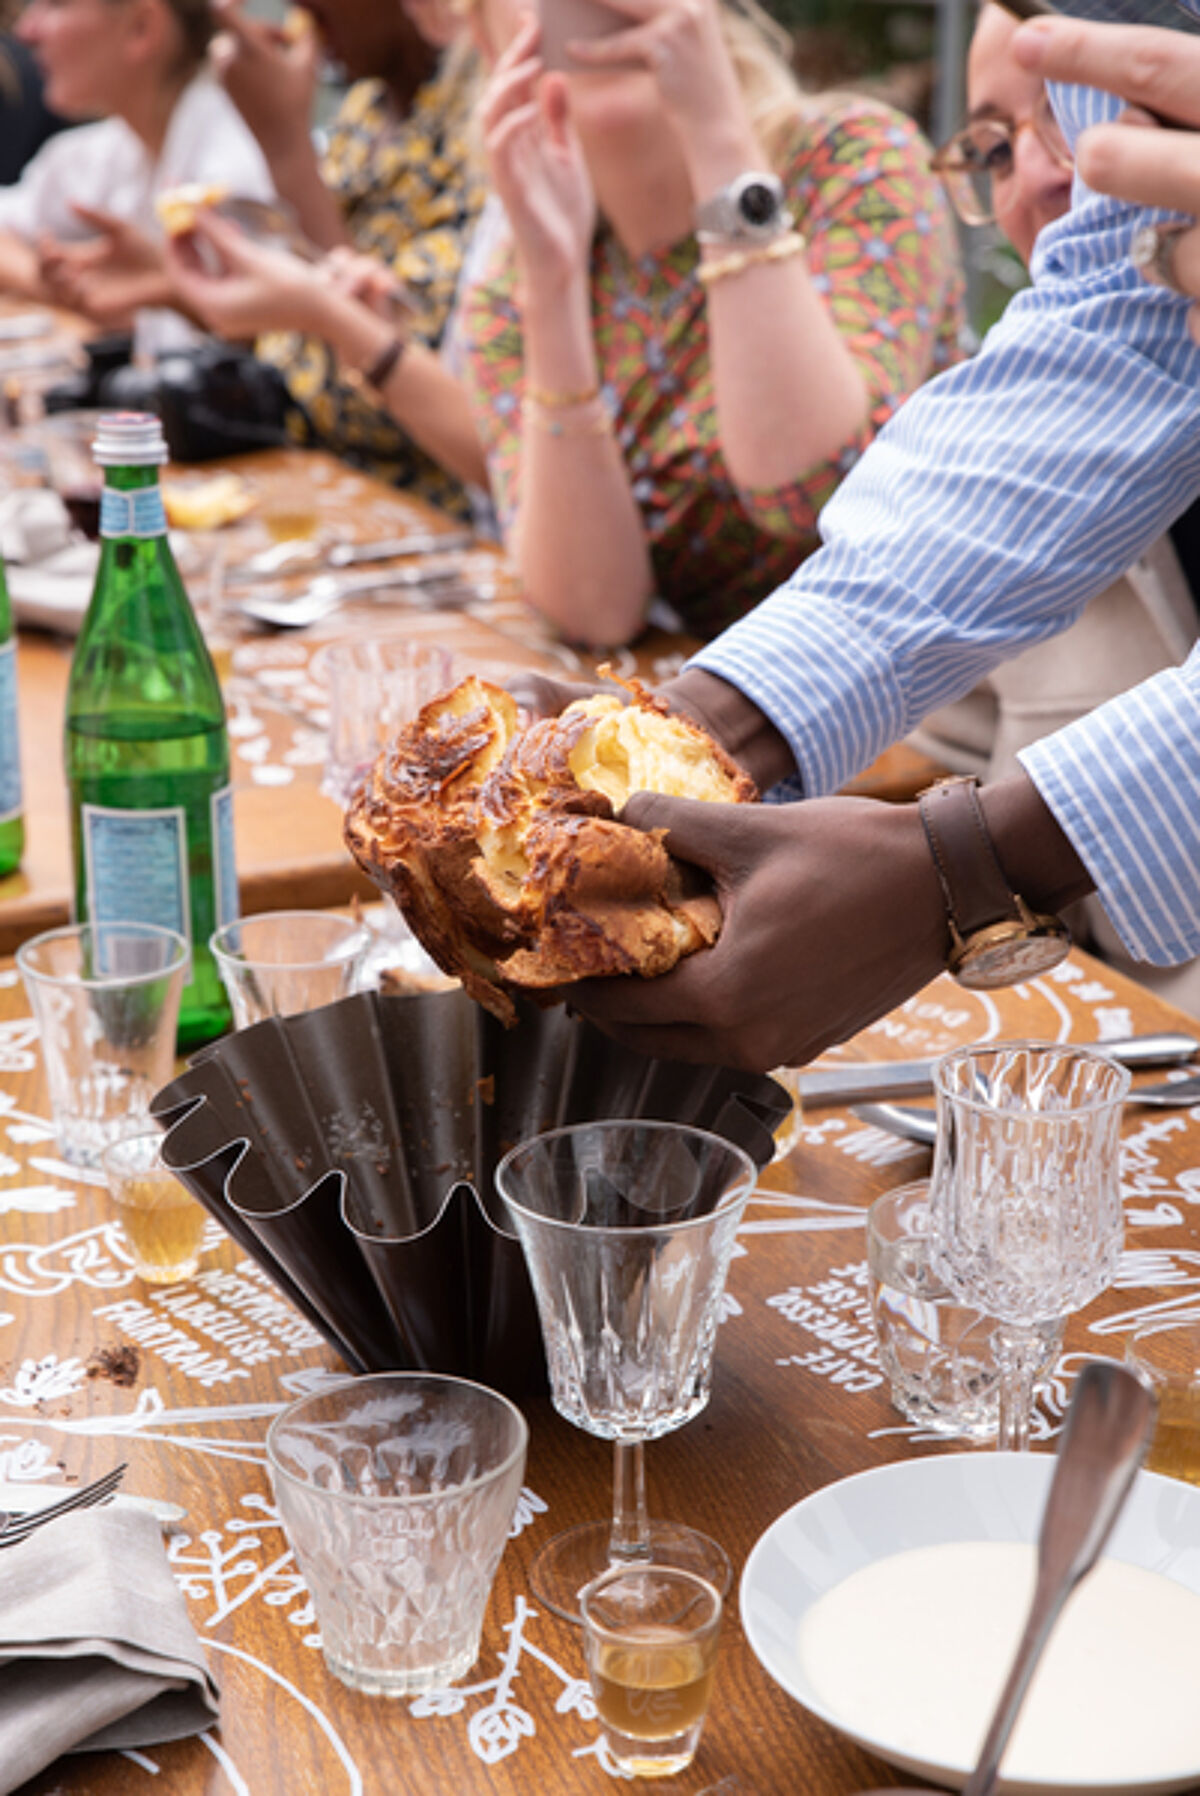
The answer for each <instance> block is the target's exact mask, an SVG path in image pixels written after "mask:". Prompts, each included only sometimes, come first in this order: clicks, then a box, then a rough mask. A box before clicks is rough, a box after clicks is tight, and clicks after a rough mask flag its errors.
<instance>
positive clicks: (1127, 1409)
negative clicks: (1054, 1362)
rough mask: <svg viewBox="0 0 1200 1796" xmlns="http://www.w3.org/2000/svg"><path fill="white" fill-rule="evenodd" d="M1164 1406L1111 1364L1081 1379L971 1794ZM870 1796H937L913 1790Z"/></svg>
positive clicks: (993, 1758)
mask: <svg viewBox="0 0 1200 1796" xmlns="http://www.w3.org/2000/svg"><path fill="white" fill-rule="evenodd" d="M1156 1408H1157V1404H1156V1402H1155V1399H1154V1396H1153V1394H1152V1392H1151V1391H1150V1389H1149V1387H1148V1386H1146V1385H1144V1384H1143V1383H1142V1381H1141V1379H1140V1378H1139V1377H1138V1376H1137V1374H1136V1373H1134V1372H1130V1371H1129V1370H1128V1369H1127V1368H1126V1367H1125V1366H1119V1365H1117V1364H1116V1362H1115V1361H1113V1360H1092V1361H1090V1362H1089V1364H1088V1365H1086V1366H1085V1367H1084V1368H1083V1371H1082V1372H1081V1373H1080V1374H1079V1377H1078V1378H1077V1380H1076V1381H1075V1393H1074V1396H1073V1397H1072V1399H1071V1407H1070V1409H1069V1411H1068V1412H1067V1424H1066V1428H1065V1429H1064V1430H1063V1437H1062V1444H1061V1445H1060V1447H1059V1449H1058V1459H1057V1463H1056V1464H1055V1467H1054V1477H1053V1479H1052V1481H1051V1484H1050V1494H1049V1496H1048V1497H1047V1498H1046V1507H1045V1510H1044V1512H1043V1514H1042V1526H1041V1531H1040V1533H1039V1536H1038V1567H1037V1583H1036V1584H1035V1586H1034V1592H1033V1601H1032V1602H1031V1603H1030V1605H1029V1615H1028V1618H1027V1619H1026V1622H1025V1631H1024V1633H1023V1634H1022V1636H1021V1643H1020V1645H1019V1646H1018V1647H1017V1652H1016V1657H1015V1658H1014V1660H1013V1662H1012V1668H1011V1670H1010V1671H1009V1674H1008V1681H1007V1682H1006V1684H1005V1686H1004V1689H1003V1691H1002V1693H1001V1696H1000V1701H999V1702H998V1703H997V1705H996V1712H995V1714H994V1715H993V1716H992V1723H991V1726H990V1727H989V1728H988V1731H987V1737H986V1738H985V1740H984V1742H983V1750H982V1752H981V1753H980V1755H979V1762H978V1764H977V1765H976V1767H975V1769H974V1771H973V1772H972V1773H971V1775H970V1777H969V1778H968V1779H967V1781H966V1783H965V1784H964V1786H963V1796H990V1793H991V1791H992V1790H994V1789H995V1787H996V1780H997V1778H998V1776H999V1773H1000V1760H1001V1758H1002V1757H1003V1755H1004V1749H1005V1747H1006V1746H1007V1745H1008V1740H1009V1735H1010V1734H1011V1733H1012V1730H1013V1727H1014V1726H1015V1725H1016V1720H1017V1716H1018V1715H1019V1714H1020V1712H1021V1706H1022V1704H1023V1702H1024V1700H1025V1696H1026V1693H1027V1691H1028V1689H1029V1685H1030V1682H1031V1680H1032V1678H1033V1674H1034V1671H1035V1670H1036V1668H1037V1664H1038V1661H1039V1659H1040V1658H1041V1656H1042V1652H1043V1649H1044V1648H1045V1645H1046V1642H1047V1641H1048V1640H1049V1638H1050V1634H1051V1632H1052V1630H1053V1628H1054V1624H1055V1622H1056V1621H1057V1620H1058V1618H1059V1615H1060V1614H1061V1613H1062V1608H1063V1604H1064V1603H1065V1602H1066V1600H1067V1598H1068V1597H1069V1596H1070V1594H1071V1592H1072V1591H1073V1590H1074V1589H1075V1586H1076V1585H1077V1584H1078V1583H1080V1582H1081V1580H1082V1579H1083V1578H1085V1577H1086V1576H1087V1574H1088V1572H1090V1571H1091V1569H1092V1567H1093V1566H1094V1565H1095V1563H1096V1561H1097V1559H1099V1557H1100V1553H1101V1551H1102V1549H1103V1547H1104V1543H1105V1541H1106V1540H1107V1539H1108V1537H1109V1535H1110V1534H1111V1533H1112V1530H1113V1525H1114V1523H1115V1522H1116V1519H1117V1517H1118V1515H1119V1514H1120V1513H1121V1509H1122V1506H1123V1505H1124V1502H1125V1499H1126V1497H1127V1496H1128V1495H1129V1490H1130V1486H1131V1485H1132V1483H1133V1479H1134V1474H1135V1473H1136V1472H1137V1469H1138V1467H1139V1465H1140V1464H1141V1463H1142V1459H1143V1457H1144V1455H1145V1452H1146V1448H1147V1446H1148V1445H1149V1443H1150V1434H1151V1431H1152V1429H1153V1426H1154V1412H1155V1409H1156ZM864 1796H938V1792H937V1791H935V1790H925V1789H920V1790H915V1789H913V1788H912V1787H905V1788H904V1789H900V1788H891V1787H889V1788H888V1789H886V1790H882V1789H877V1790H867V1791H865V1792H864Z"/></svg>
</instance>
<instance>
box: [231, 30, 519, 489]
mask: <svg viewBox="0 0 1200 1796" xmlns="http://www.w3.org/2000/svg"><path fill="white" fill-rule="evenodd" d="M477 93H478V69H477V65H475V64H474V63H473V61H468V62H467V63H466V64H465V65H464V62H463V60H462V59H461V58H456V59H454V60H453V61H451V62H450V63H449V64H443V66H442V68H440V69H439V71H438V72H437V73H436V74H435V75H434V76H433V77H432V79H431V80H429V81H427V82H426V83H425V84H424V86H422V87H421V88H420V89H419V90H418V92H417V93H416V95H415V96H414V98H413V103H412V106H411V108H410V110H409V112H408V113H407V115H406V116H405V117H404V118H397V116H396V114H395V112H394V111H393V109H392V106H391V103H390V101H389V99H388V95H387V90H386V88H385V87H384V84H383V83H382V82H381V81H358V82H356V83H355V84H354V86H353V87H352V88H351V89H350V91H349V92H348V94H347V95H346V98H345V100H344V101H343V102H342V106H341V108H340V110H339V112H338V115H337V118H336V119H335V120H334V123H333V125H332V127H331V129H330V134H329V147H328V150H327V152H326V155H325V159H324V163H323V166H322V174H323V175H324V178H325V183H326V185H327V186H328V187H329V188H330V189H331V190H332V191H333V192H334V193H335V194H337V196H338V198H339V200H340V202H341V206H342V212H343V216H344V218H345V222H346V229H347V231H348V232H349V235H350V238H351V241H352V242H353V244H354V247H355V249H356V250H359V251H360V252H361V253H362V254H364V255H370V256H375V257H376V258H377V259H378V260H379V261H381V262H384V263H386V264H387V266H388V267H389V268H391V269H392V270H393V272H394V273H395V274H396V276H397V277H398V278H399V280H401V281H402V282H403V283H404V285H405V287H406V288H407V289H408V291H409V293H410V294H411V296H412V298H413V299H414V300H415V302H416V308H417V312H416V318H415V321H414V324H413V328H412V335H413V337H414V339H415V340H416V341H418V342H420V343H423V344H425V345H426V347H427V348H430V349H435V348H437V346H438V344H439V342H440V340H441V336H442V332H443V330H444V328H445V325H446V320H447V317H448V316H449V313H450V308H451V305H452V303H453V300H454V294H455V288H456V286H457V284H458V277H459V271H460V269H461V267H462V260H463V252H464V249H465V247H466V243H467V239H468V237H469V235H470V232H471V229H472V227H473V225H474V223H475V219H476V217H477V215H478V213H479V211H480V209H481V207H482V205H483V201H484V196H485V194H486V191H487V189H486V184H485V181H484V177H483V172H482V168H481V166H480V159H479V157H478V154H477V153H476V152H475V151H473V149H472V145H471V136H470V122H471V112H472V107H473V105H474V101H475V98H476V96H477ZM257 347H258V354H259V355H260V356H261V357H262V358H263V359H264V360H265V361H268V362H271V363H272V364H273V365H274V366H275V367H276V368H278V369H279V370H280V372H281V373H282V375H283V377H284V379H285V381H286V383H287V387H288V391H289V393H290V394H291V396H292V399H293V400H294V401H295V404H296V410H295V411H294V412H293V414H292V416H291V418H290V419H289V426H290V429H291V434H292V435H293V437H294V438H295V440H296V441H297V442H301V443H305V444H318V445H320V447H322V448H324V449H329V450H332V451H333V453H334V454H336V455H340V456H342V457H343V458H344V459H345V460H347V461H351V462H353V463H354V464H355V465H356V466H357V467H361V468H365V469H367V470H368V471H369V472H370V473H372V474H375V475H378V477H379V478H380V479H382V480H388V481H391V482H392V483H393V484H394V485H396V486H404V487H410V488H412V489H413V490H415V491H416V492H418V493H420V494H421V496H422V497H423V498H427V499H431V500H432V501H433V502H434V503H435V504H438V505H441V506H443V507H445V508H447V509H449V510H453V511H457V512H462V511H463V510H464V509H465V501H464V498H463V493H462V488H461V487H460V486H459V484H458V482H457V481H456V480H454V479H453V478H452V477H451V476H450V475H449V474H447V473H445V472H444V471H443V470H442V469H441V468H440V467H439V466H438V465H437V463H436V462H434V461H432V460H431V459H430V457H429V456H427V455H426V454H425V453H424V452H423V451H422V450H421V449H419V448H418V447H417V446H416V444H414V443H413V442H412V441H411V440H410V438H409V437H408V436H407V435H406V433H405V432H404V430H403V429H402V428H401V426H400V425H399V424H397V423H396V421H395V419H394V418H392V417H391V416H390V415H389V414H388V413H387V412H386V411H385V410H384V409H383V408H382V407H380V406H376V405H374V404H372V402H371V399H370V397H369V395H364V394H362V393H360V392H357V391H355V389H354V388H352V387H350V386H347V385H346V383H345V382H344V381H343V380H341V378H340V377H339V374H338V367H337V361H336V358H335V357H334V355H333V354H332V352H331V351H330V349H329V347H328V346H327V345H326V344H325V343H323V342H321V341H320V339H319V338H316V337H304V336H300V335H298V334H297V333H296V332H292V331H273V332H271V333H270V334H269V335H267V336H265V337H261V338H260V339H259V342H258V346H257Z"/></svg>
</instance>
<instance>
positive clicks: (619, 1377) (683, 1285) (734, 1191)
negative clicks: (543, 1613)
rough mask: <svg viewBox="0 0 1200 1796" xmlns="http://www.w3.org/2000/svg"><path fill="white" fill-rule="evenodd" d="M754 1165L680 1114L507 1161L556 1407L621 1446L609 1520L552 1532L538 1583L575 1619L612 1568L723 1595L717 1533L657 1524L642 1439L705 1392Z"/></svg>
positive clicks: (505, 1183)
mask: <svg viewBox="0 0 1200 1796" xmlns="http://www.w3.org/2000/svg"><path fill="white" fill-rule="evenodd" d="M756 1178H757V1173H756V1170H755V1166H754V1163H753V1161H752V1160H751V1159H750V1158H749V1156H748V1155H747V1154H745V1153H743V1152H742V1150H741V1149H740V1148H738V1147H734V1146H733V1144H732V1143H731V1142H728V1141H725V1140H723V1139H722V1138H721V1137H720V1136H717V1135H710V1134H708V1133H707V1132H705V1131H704V1130H702V1129H693V1128H688V1127H684V1126H683V1125H681V1124H678V1123H656V1122H634V1121H614V1122H596V1123H583V1124H579V1125H577V1126H575V1127H572V1128H565V1129H554V1130H552V1131H550V1132H549V1133H548V1134H545V1135H536V1136H534V1137H533V1138H532V1139H531V1140H529V1141H526V1142H524V1143H522V1144H521V1145H520V1146H519V1147H516V1148H514V1149H513V1150H512V1152H511V1153H510V1154H508V1155H506V1157H505V1158H504V1160H502V1161H501V1163H500V1165H499V1167H498V1168H497V1170H496V1185H497V1189H498V1190H499V1193H500V1196H501V1197H502V1199H503V1200H504V1202H505V1204H506V1205H507V1207H508V1210H509V1212H510V1214H511V1216H512V1218H513V1223H514V1226H515V1228H516V1231H517V1234H518V1236H519V1237H520V1241H521V1245H522V1247H523V1249H524V1251H525V1257H526V1260H527V1262H528V1265H529V1273H530V1277H531V1279H532V1281H533V1289H534V1294H535V1296H536V1299H537V1306H538V1314H539V1316H540V1318H541V1324H542V1334H543V1336H544V1338H545V1343H546V1359H547V1363H548V1365H549V1370H550V1389H551V1397H552V1400H553V1403H554V1407H555V1409H557V1410H558V1412H559V1414H560V1415H562V1416H565V1417H566V1419H567V1421H568V1422H573V1423H574V1424H575V1426H576V1427H577V1428H582V1429H585V1430H586V1431H587V1433H589V1434H595V1435H599V1436H600V1437H601V1438H603V1439H606V1440H611V1441H612V1442H613V1443H614V1449H615V1451H614V1468H613V1513H612V1520H611V1523H603V1522H592V1523H587V1524H585V1525H584V1526H583V1527H580V1528H572V1529H570V1530H569V1531H568V1532H567V1533H565V1534H560V1535H559V1536H557V1538H556V1539H554V1540H552V1541H551V1542H550V1543H549V1545H548V1546H547V1547H545V1548H544V1549H543V1551H542V1552H541V1553H540V1554H539V1556H538V1558H537V1560H536V1561H535V1562H534V1566H533V1573H532V1581H533V1588H534V1591H535V1593H536V1594H537V1595H538V1596H539V1597H540V1599H541V1600H542V1601H543V1602H544V1603H545V1604H547V1606H548V1607H549V1608H551V1609H554V1610H555V1611H556V1612H557V1613H558V1614H559V1615H563V1616H565V1617H566V1618H567V1619H568V1620H573V1621H578V1620H579V1613H580V1612H579V1591H580V1590H581V1589H582V1588H583V1586H584V1585H585V1584H587V1583H588V1582H590V1580H591V1579H592V1578H594V1577H596V1576H598V1574H599V1573H600V1572H602V1571H604V1569H605V1568H606V1566H608V1565H621V1564H627V1563H639V1562H646V1563H649V1562H653V1563H655V1564H667V1565H674V1566H683V1567H684V1568H685V1569H687V1570H689V1571H694V1572H697V1573H699V1575H700V1576H701V1577H705V1578H707V1579H708V1581H709V1583H711V1584H715V1585H716V1587H717V1589H718V1590H720V1591H722V1592H723V1591H724V1590H726V1589H727V1588H728V1585H729V1577H730V1570H729V1561H728V1559H727V1558H726V1557H725V1554H724V1552H723V1550H722V1549H721V1547H719V1546H718V1545H717V1543H716V1542H715V1541H713V1540H710V1539H709V1538H708V1536H707V1535H705V1534H700V1533H698V1532H697V1531H696V1530H695V1529H692V1528H687V1527H683V1526H681V1525H678V1524H675V1523H671V1522H662V1521H651V1520H650V1519H649V1518H648V1515H647V1510H646V1485H645V1467H644V1463H643V1446H644V1443H645V1442H646V1441H648V1440H653V1439H655V1438H656V1436H658V1435H660V1434H666V1433H668V1432H669V1431H670V1430H671V1429H673V1428H680V1427H682V1426H683V1424H684V1423H685V1422H690V1421H691V1419H692V1417H693V1416H695V1415H697V1414H698V1413H699V1411H700V1410H702V1409H703V1408H704V1405H705V1404H706V1403H707V1402H708V1395H709V1388H710V1384H711V1380H712V1357H713V1344H714V1340H715V1336H716V1330H717V1322H718V1320H719V1312H720V1306H721V1295H722V1292H723V1290H724V1287H725V1275H726V1273H727V1271H728V1269H729V1261H730V1257H731V1255H732V1252H733V1244H734V1237H735V1235H736V1234H737V1229H738V1224H739V1223H740V1222H741V1219H742V1215H743V1212H744V1210H745V1207H746V1200H747V1198H748V1197H749V1195H750V1193H751V1191H752V1190H753V1189H754V1185H755V1182H756Z"/></svg>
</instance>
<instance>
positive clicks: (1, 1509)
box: [0, 1478, 187, 1528]
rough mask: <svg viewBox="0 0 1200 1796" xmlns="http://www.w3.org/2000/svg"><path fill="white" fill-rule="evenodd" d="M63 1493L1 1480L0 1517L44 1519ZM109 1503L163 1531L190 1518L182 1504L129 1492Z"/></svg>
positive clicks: (51, 1486) (54, 1487)
mask: <svg viewBox="0 0 1200 1796" xmlns="http://www.w3.org/2000/svg"><path fill="white" fill-rule="evenodd" d="M61 1491H62V1486H61V1484H32V1483H30V1482H29V1481H28V1480H17V1479H11V1480H9V1479H3V1478H0V1515H2V1514H5V1513H7V1514H8V1515H9V1516H10V1517H14V1518H15V1517H20V1518H21V1519H22V1520H23V1519H24V1518H25V1517H26V1516H38V1517H41V1516H42V1515H44V1514H45V1512H46V1510H47V1509H55V1508H57V1506H58V1505H57V1498H58V1496H59V1494H60V1492H61ZM109 1502H110V1503H111V1505H112V1507H113V1508H114V1509H142V1510H144V1511H145V1512H146V1514H147V1515H152V1516H153V1517H154V1519H155V1521H158V1522H161V1523H162V1525H163V1527H164V1528H171V1527H174V1526H176V1524H177V1523H179V1522H182V1521H183V1520H184V1519H185V1518H186V1516H187V1510H186V1509H184V1508H182V1507H181V1505H180V1504H178V1503H168V1502H167V1501H166V1500H165V1499H164V1498H162V1497H141V1496H138V1497H134V1496H130V1495H129V1493H128V1492H127V1491H118V1492H117V1494H116V1496H114V1497H111V1498H109Z"/></svg>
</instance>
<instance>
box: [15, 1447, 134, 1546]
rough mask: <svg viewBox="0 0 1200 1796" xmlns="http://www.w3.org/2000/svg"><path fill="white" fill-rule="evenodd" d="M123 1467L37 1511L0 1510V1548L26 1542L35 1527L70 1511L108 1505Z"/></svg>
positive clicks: (106, 1473)
mask: <svg viewBox="0 0 1200 1796" xmlns="http://www.w3.org/2000/svg"><path fill="white" fill-rule="evenodd" d="M125 1471H126V1467H125V1466H124V1465H119V1466H116V1467H115V1468H114V1470H113V1471H111V1472H105V1474H104V1476H103V1477H102V1478H96V1479H94V1480H93V1482H92V1483H91V1484H83V1485H80V1487H79V1489H78V1490H72V1491H69V1492H68V1493H67V1495H66V1496H65V1497H63V1498H61V1499H60V1500H59V1501H58V1502H57V1503H50V1504H47V1505H45V1506H44V1507H42V1508H40V1509H31V1510H27V1511H24V1512H21V1511H14V1510H10V1509H0V1547H11V1546H15V1545H17V1543H18V1542H19V1541H22V1540H28V1538H29V1536H30V1535H31V1534H32V1533H33V1531H34V1529H35V1528H41V1527H44V1526H45V1524H46V1523H47V1522H53V1521H56V1520H57V1519H58V1517H59V1516H60V1515H67V1514H69V1513H70V1511H71V1510H73V1509H93V1508H94V1507H95V1506H96V1504H97V1503H104V1502H107V1500H108V1499H109V1497H111V1496H112V1495H113V1494H114V1492H115V1491H116V1488H117V1486H118V1485H119V1484H120V1482H121V1480H122V1478H123V1477H124V1476H125Z"/></svg>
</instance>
